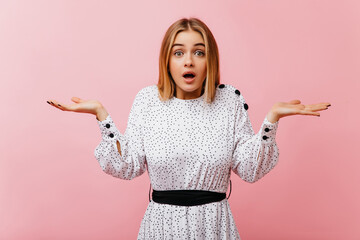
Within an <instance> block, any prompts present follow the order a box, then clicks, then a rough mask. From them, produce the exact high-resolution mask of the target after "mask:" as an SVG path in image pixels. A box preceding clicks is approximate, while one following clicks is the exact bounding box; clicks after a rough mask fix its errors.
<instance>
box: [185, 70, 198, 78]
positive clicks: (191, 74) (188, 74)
mask: <svg viewBox="0 0 360 240" xmlns="http://www.w3.org/2000/svg"><path fill="white" fill-rule="evenodd" d="M182 76H183V77H184V78H187V79H192V78H194V77H195V76H196V74H195V73H194V72H193V71H186V72H184V73H183V75H182Z"/></svg>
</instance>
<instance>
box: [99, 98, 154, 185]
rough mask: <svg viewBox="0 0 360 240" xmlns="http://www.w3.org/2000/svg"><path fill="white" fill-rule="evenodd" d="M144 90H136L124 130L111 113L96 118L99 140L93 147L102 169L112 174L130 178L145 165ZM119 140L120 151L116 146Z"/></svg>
mask: <svg viewBox="0 0 360 240" xmlns="http://www.w3.org/2000/svg"><path fill="white" fill-rule="evenodd" d="M144 104H145V102H144V94H143V93H142V91H139V92H138V93H137V95H136V97H135V100H134V102H133V105H132V107H131V110H130V114H129V118H128V122H127V127H126V130H125V133H124V134H121V133H120V132H119V130H118V129H117V127H116V125H115V123H114V121H113V120H112V118H111V116H110V114H109V115H108V116H107V117H106V119H105V120H103V121H99V120H97V122H98V125H99V128H100V133H101V142H100V143H99V145H98V146H97V147H96V148H95V152H94V154H95V158H96V159H97V161H98V162H99V164H100V166H101V168H102V170H103V171H104V172H105V173H107V174H109V175H112V176H114V177H117V178H121V179H126V180H131V179H133V178H135V177H137V176H140V175H141V174H143V173H144V172H145V171H146V169H147V163H146V156H145V151H144V139H143V137H144V134H143V129H142V127H143V113H144ZM117 142H119V143H120V150H121V155H120V153H119V151H118V149H117Z"/></svg>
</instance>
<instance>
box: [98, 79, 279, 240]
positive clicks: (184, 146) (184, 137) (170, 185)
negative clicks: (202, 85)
mask: <svg viewBox="0 0 360 240" xmlns="http://www.w3.org/2000/svg"><path fill="white" fill-rule="evenodd" d="M158 94H159V93H158V89H157V86H156V85H151V86H147V87H144V88H143V89H141V90H140V91H139V92H138V93H137V95H136V96H135V99H134V102H133V105H132V107H131V110H130V114H129V118H128V122H127V127H126V130H125V133H124V134H121V133H120V132H119V131H118V129H117V127H116V125H115V123H114V121H113V120H112V118H111V116H110V115H108V116H107V118H106V119H105V120H103V121H98V120H97V122H98V124H99V127H100V132H101V137H102V139H101V142H100V143H99V145H98V146H97V147H96V148H95V152H94V154H95V158H96V159H97V160H98V162H99V164H100V166H101V168H102V170H103V171H104V172H105V173H107V174H109V175H111V176H114V177H117V178H121V179H127V180H130V179H133V178H135V177H137V176H140V175H141V174H143V173H144V172H145V171H148V174H149V177H150V182H151V185H152V188H153V189H155V190H187V189H197V190H208V191H216V192H226V191H227V188H228V185H229V180H230V175H231V172H234V173H235V174H236V175H237V176H239V177H240V178H241V179H243V180H244V181H246V182H249V183H254V182H256V181H258V180H259V179H261V178H262V177H264V176H265V175H266V174H267V173H268V172H269V171H270V170H271V169H273V168H274V167H275V165H276V164H277V162H278V159H279V149H278V147H277V144H276V141H275V136H276V131H277V128H278V124H279V121H277V122H276V123H271V122H269V121H268V120H267V118H266V117H265V119H264V121H263V123H262V125H261V127H260V130H259V132H258V133H256V134H255V132H254V130H253V128H252V125H251V122H250V119H249V115H248V111H250V109H252V108H251V106H249V105H248V104H247V103H246V102H245V99H244V97H243V95H242V92H240V91H239V90H238V89H236V88H235V87H234V86H232V85H230V84H220V85H219V86H218V87H217V89H216V95H215V101H214V102H213V103H211V104H208V103H206V102H205V99H204V95H202V96H200V97H198V98H196V99H188V100H184V99H178V98H176V97H173V98H171V99H170V100H168V101H166V102H161V101H160V99H159V97H158ZM117 141H118V142H119V143H120V146H121V155H120V153H119V152H118V150H117V144H116V142H117ZM138 239H206V240H208V239H240V235H239V232H238V230H237V228H236V224H235V222H234V219H233V216H232V213H231V210H230V206H229V203H228V200H227V199H224V200H222V201H220V202H215V203H209V204H204V205H199V206H190V207H188V206H174V205H167V204H159V203H155V202H153V201H151V202H150V203H149V205H148V207H147V209H146V211H145V214H144V217H143V219H142V221H141V224H140V229H139V233H138Z"/></svg>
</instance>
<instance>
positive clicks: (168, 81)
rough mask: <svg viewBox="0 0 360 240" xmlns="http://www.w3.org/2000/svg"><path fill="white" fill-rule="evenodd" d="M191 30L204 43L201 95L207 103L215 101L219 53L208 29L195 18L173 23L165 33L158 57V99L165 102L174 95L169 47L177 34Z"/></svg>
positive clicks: (218, 78)
mask: <svg viewBox="0 0 360 240" xmlns="http://www.w3.org/2000/svg"><path fill="white" fill-rule="evenodd" d="M186 30H193V31H197V32H199V33H200V34H201V36H202V37H203V39H204V42H205V56H206V68H207V70H206V79H205V80H204V83H203V85H202V91H201V93H202V94H204V99H205V101H206V102H207V103H211V102H213V100H214V99H215V92H216V87H217V86H218V85H219V84H220V70H219V51H218V47H217V44H216V41H215V38H214V36H213V34H212V33H211V31H210V29H209V28H208V27H207V26H206V24H205V23H203V22H202V21H201V20H199V19H197V18H189V19H187V18H182V19H179V20H177V21H176V22H175V23H173V24H172V25H171V26H170V27H169V28H168V30H167V31H166V33H165V36H164V38H163V41H162V44H161V49H160V56H159V82H158V84H157V87H158V89H159V95H160V96H159V98H160V100H161V101H166V100H168V99H170V98H172V97H173V96H174V94H175V90H176V89H175V86H176V85H175V81H174V80H173V79H172V77H171V74H170V70H169V58H170V52H171V47H172V45H173V43H174V40H175V37H176V35H177V34H178V33H179V32H182V31H186Z"/></svg>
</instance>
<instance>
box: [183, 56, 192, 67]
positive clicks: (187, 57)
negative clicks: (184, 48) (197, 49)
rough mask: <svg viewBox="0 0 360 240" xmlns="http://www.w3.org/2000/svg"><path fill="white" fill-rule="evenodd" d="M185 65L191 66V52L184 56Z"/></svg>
mask: <svg viewBox="0 0 360 240" xmlns="http://www.w3.org/2000/svg"><path fill="white" fill-rule="evenodd" d="M185 66H187V67H189V66H193V59H192V56H191V54H187V55H186V57H185Z"/></svg>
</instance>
